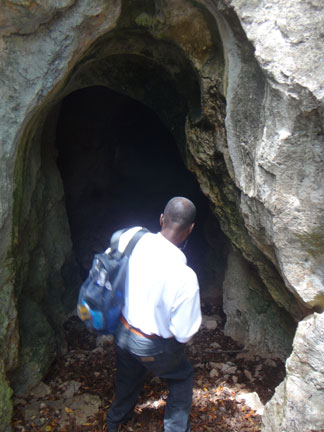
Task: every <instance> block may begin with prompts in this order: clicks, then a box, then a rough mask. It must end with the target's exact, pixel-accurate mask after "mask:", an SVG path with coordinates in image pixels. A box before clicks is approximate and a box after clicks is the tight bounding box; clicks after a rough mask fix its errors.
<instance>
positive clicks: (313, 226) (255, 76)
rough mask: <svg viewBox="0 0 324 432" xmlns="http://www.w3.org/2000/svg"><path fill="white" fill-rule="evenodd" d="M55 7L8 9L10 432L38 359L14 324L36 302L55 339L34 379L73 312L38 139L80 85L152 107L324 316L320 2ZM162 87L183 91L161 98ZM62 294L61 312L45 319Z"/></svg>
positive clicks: (6, 333) (3, 127)
mask: <svg viewBox="0 0 324 432" xmlns="http://www.w3.org/2000/svg"><path fill="white" fill-rule="evenodd" d="M56 3H57V2H55V1H49V2H46V5H39V4H38V3H35V5H33V7H30V4H29V3H28V2H27V3H24V4H22V3H21V2H14V1H10V2H7V3H6V4H5V5H2V6H1V14H0V16H1V18H0V35H1V39H0V58H1V62H0V78H1V88H0V91H1V105H0V112H1V116H0V139H1V144H2V153H1V170H0V197H1V206H0V234H1V245H0V259H1V266H0V275H1V291H0V299H1V304H2V309H1V313H0V345H1V347H2V348H3V347H5V349H2V350H1V351H2V353H3V354H2V358H1V359H0V374H1V375H0V406H1V408H0V423H1V425H2V426H1V427H2V429H3V430H9V426H8V425H9V419H10V415H11V410H12V405H11V401H10V397H11V390H10V386H9V384H8V382H9V381H8V377H9V375H10V374H11V372H12V371H13V370H16V371H17V366H18V363H19V362H18V360H20V367H19V369H18V371H20V372H18V373H16V374H15V376H16V379H17V380H18V381H19V379H18V378H19V377H23V376H24V371H26V368H24V367H23V369H21V365H24V364H25V365H27V369H28V367H30V368H31V369H33V371H35V369H34V367H33V362H34V360H35V353H36V352H37V354H38V353H39V351H38V349H36V350H34V351H33V350H31V351H30V350H29V348H30V347H33V346H34V347H35V342H33V343H32V344H27V345H28V346H27V345H24V344H26V342H27V340H28V337H29V336H30V335H31V332H27V335H25V336H24V335H23V332H22V331H19V321H21V323H23V322H24V316H26V317H27V321H28V314H24V312H23V309H24V307H25V306H26V305H27V303H28V302H29V303H30V304H31V308H32V310H34V311H35V314H36V315H39V316H40V317H41V319H42V320H43V324H44V326H47V325H48V335H51V336H48V338H47V339H48V344H47V346H46V347H44V351H43V353H41V357H42V359H41V361H40V362H38V363H37V367H36V372H35V375H34V379H35V380H36V379H37V377H40V376H41V374H42V373H43V371H44V370H45V369H46V367H47V365H48V363H49V362H50V361H51V359H52V358H53V355H54V351H55V349H56V347H55V339H56V338H58V337H59V336H58V333H59V328H58V329H56V331H55V329H54V324H53V322H52V321H53V314H54V316H55V317H61V316H62V318H58V319H57V321H58V327H59V323H60V322H61V321H62V320H63V319H64V318H63V315H64V313H65V312H66V311H65V304H66V303H67V301H65V300H62V297H64V295H65V291H64V290H65V288H64V286H65V281H64V274H65V273H64V268H65V267H66V266H72V267H73V265H74V264H73V257H72V255H71V247H72V246H71V242H70V233H69V226H68V224H67V217H66V210H65V207H64V204H63V192H62V191H63V189H62V184H61V179H60V176H59V172H58V169H57V167H56V165H55V164H54V161H55V157H56V156H55V155H53V154H51V151H52V150H53V146H52V145H51V141H53V133H52V135H51V134H50V133H49V134H48V137H47V138H46V137H45V138H44V135H43V134H45V135H46V130H47V128H49V129H50V128H51V125H48V123H47V121H46V119H47V116H48V114H49V113H50V112H52V110H53V109H55V107H56V106H57V105H58V104H59V103H60V101H61V100H62V98H63V97H64V96H66V95H68V94H69V93H71V92H72V91H74V90H77V89H80V88H84V87H88V86H90V85H105V86H108V87H110V88H112V89H115V90H118V91H120V92H124V94H127V95H129V96H132V97H134V98H135V99H137V100H139V101H141V102H143V103H145V104H146V105H147V106H149V107H150V108H152V109H153V110H155V111H156V112H158V113H159V116H160V118H161V119H162V121H164V122H165V124H166V125H167V126H168V128H169V129H170V131H171V132H172V133H173V134H174V136H175V138H176V140H177V143H178V146H179V150H180V152H181V154H182V157H183V159H184V161H185V163H186V165H187V167H188V168H189V169H190V170H191V171H192V172H194V173H195V175H196V176H197V179H198V181H199V183H200V185H201V188H202V190H203V192H204V194H205V195H206V196H207V197H208V198H209V200H210V202H211V204H212V209H213V212H214V214H215V216H216V217H217V218H218V220H219V222H220V225H221V227H222V229H223V231H224V232H225V234H226V235H227V236H228V237H229V239H230V240H231V242H232V243H233V245H234V246H235V247H236V248H238V249H239V250H240V251H241V253H242V255H243V257H244V259H245V260H247V261H249V262H251V263H253V265H254V266H255V268H256V269H257V272H258V274H259V276H258V277H260V278H261V280H262V284H263V285H262V286H263V289H264V287H266V289H267V290H268V292H269V293H270V295H271V297H272V299H274V301H275V302H276V304H277V305H278V306H279V307H280V308H281V311H287V312H288V313H289V315H290V316H291V317H293V319H294V320H295V321H299V320H301V319H302V318H303V317H304V316H305V315H307V314H308V313H312V312H313V310H314V309H316V310H317V311H318V312H320V313H321V312H322V308H323V298H324V293H323V267H322V262H323V253H324V251H323V249H324V243H323V236H322V229H323V225H324V220H323V215H324V212H323V203H324V200H323V193H324V192H323V130H322V125H323V109H322V99H323V90H322V89H323V86H322V77H323V62H322V48H321V47H322V42H321V40H322V38H323V34H322V32H321V23H322V22H323V11H322V8H321V5H320V3H319V0H312V1H306V2H305V1H302V0H298V1H294V2H293V1H291V2H284V1H275V0H267V1H264V2H262V4H259V3H258V4H256V3H255V2H245V1H242V0H232V1H225V0H224V1H219V2H216V1H213V0H204V1H203V0H201V1H198V2H191V1H181V2H175V1H173V0H168V1H166V2H159V1H156V2H147V1H144V0H143V1H139V2H136V5H135V4H134V2H129V1H123V2H122V1H118V0H114V1H112V2H106V3H103V2H101V1H92V2H89V1H87V0H80V1H78V2H75V1H69V0H66V1H63V2H60V5H59V6H58V5H57V4H56ZM265 10H266V12H267V13H266V14H265V12H264V11H265ZM314 12H316V13H314ZM314 17H316V18H314ZM197 35H199V37H198V36H197ZM171 47H172V49H170V48H171ZM19 53H25V54H24V55H17V54H19ZM305 58H306V59H307V60H308V61H305ZM140 60H142V61H140ZM117 66H118V67H117ZM118 68H119V69H118ZM134 68H135V70H136V71H137V73H133V71H134ZM161 68H162V69H161ZM118 70H121V71H122V74H121V75H120V76H118V75H117V74H116V71H118ZM162 70H163V73H162V72H161V71H162ZM143 75H144V77H145V80H146V81H145V86H146V87H145V86H143V81H142V80H141V79H140V77H141V76H143ZM162 76H164V77H165V80H164V85H165V86H170V87H172V88H173V89H174V92H170V93H167V92H161V90H159V88H161V82H162V81H161V80H162ZM156 77H158V78H159V79H157V78H156ZM197 83H198V84H199V85H198V86H197ZM171 94H173V95H176V97H175V99H174V100H171V101H169V100H168V98H167V97H166V96H170V95H171ZM179 107H180V108H179ZM184 121H185V122H186V126H185V133H184V129H183V128H182V127H179V124H181V122H184ZM44 142H48V143H49V144H48V145H49V147H47V146H46V145H43V144H42V146H41V143H44ZM41 147H42V148H41ZM229 268H230V267H229ZM38 269H42V270H41V272H40V274H41V276H39V274H38ZM62 275H63V276H62ZM228 278H230V275H229V273H228V274H227V280H228ZM74 282H76V281H74ZM72 283H73V281H72ZM44 287H52V288H50V289H49V290H48V291H47V290H45V289H44ZM53 288H54V292H56V293H57V297H58V299H57V302H56V306H55V311H54V312H50V311H49V313H46V314H45V315H44V310H48V308H47V303H48V301H47V300H48V296H49V295H52V293H53ZM22 292H24V293H25V295H27V297H28V302H24V301H23V297H22V296H21V295H20V294H21V293H22ZM66 294H67V293H66ZM17 311H18V313H19V320H18V318H17ZM310 322H311V323H312V321H310ZM312 325H315V321H314V322H313V324H312ZM21 328H26V327H25V325H21ZM297 335H298V332H297ZM297 335H296V337H297ZM20 337H21V338H22V340H21V344H20V345H19V338H20ZM37 337H38V338H41V337H42V335H41V334H38V336H37V332H36V338H37ZM36 340H37V339H36ZM34 341H35V340H34ZM33 344H34V345H33ZM295 346H298V343H296V340H295ZM25 348H26V349H25ZM24 353H25V354H24ZM23 358H25V360H23V362H21V360H22V359H23ZM42 368H43V369H42ZM287 373H288V374H289V370H287ZM29 376H30V375H29ZM17 377H18V378H17ZM287 379H289V376H288V377H287ZM14 380H15V379H14V378H12V382H13V383H14ZM320 397H321V396H320ZM288 402H289V401H288ZM269 409H271V407H269ZM278 415H279V414H278ZM280 415H282V416H284V415H286V414H284V413H281V414H280ZM266 418H271V415H270V416H268V417H266ZM266 421H269V420H266ZM278 424H279V423H278ZM265 427H267V426H265ZM276 427H277V430H281V429H280V428H279V426H276ZM296 430H297V429H296Z"/></svg>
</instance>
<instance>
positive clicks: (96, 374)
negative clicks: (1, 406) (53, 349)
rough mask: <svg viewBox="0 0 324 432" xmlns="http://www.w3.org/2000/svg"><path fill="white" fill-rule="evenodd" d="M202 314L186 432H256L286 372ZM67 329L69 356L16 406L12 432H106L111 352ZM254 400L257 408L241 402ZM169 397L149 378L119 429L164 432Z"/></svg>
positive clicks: (217, 319)
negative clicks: (250, 351) (129, 418)
mask: <svg viewBox="0 0 324 432" xmlns="http://www.w3.org/2000/svg"><path fill="white" fill-rule="evenodd" d="M203 314H204V321H203V325H202V326H201V329H200V331H199V332H198V333H197V335H195V337H194V338H193V340H192V341H191V343H190V344H188V346H187V349H188V356H189V358H190V360H191V363H192V365H193V367H194V369H195V381H194V396H193V404H192V410H191V430H192V432H198V431H205V432H208V431H209V432H211V431H212V432H218V431H222V432H236V431H240V432H258V431H260V426H261V415H260V414H261V413H262V404H264V403H265V402H266V401H268V400H269V399H270V398H271V396H272V395H273V393H274V389H275V387H276V386H277V385H278V384H279V383H280V382H281V381H282V380H283V378H284V373H285V370H284V365H283V363H282V362H280V361H279V360H278V359H271V360H269V359H268V360H264V359H261V358H259V357H258V356H249V355H248V353H245V352H244V350H243V349H242V347H240V346H238V345H237V344H236V343H234V342H233V341H232V340H231V339H230V338H228V337H225V336H224V333H223V327H224V316H223V315H222V312H221V311H218V310H217V309H216V308H215V307H213V306H212V305H204V306H203ZM215 327H216V328H215ZM65 330H66V340H67V347H68V349H67V351H66V353H65V354H64V355H63V356H61V357H60V358H58V359H57V360H56V362H55V363H54V364H53V367H52V369H51V371H50V373H49V375H48V376H47V378H46V379H45V380H44V383H41V386H38V388H37V389H35V390H34V391H33V392H31V393H30V394H28V395H24V397H22V398H16V399H15V400H14V402H15V412H14V419H13V430H14V431H15V432H16V431H20V432H25V431H33V432H86V431H92V432H101V431H105V430H106V429H105V413H106V411H107V409H108V407H109V406H110V404H111V402H112V400H113V397H114V374H115V356H114V345H113V343H112V341H109V340H107V338H99V339H98V338H96V337H95V336H94V335H92V334H91V333H89V332H88V331H87V330H86V329H85V327H84V325H83V324H82V323H81V322H80V321H79V320H78V318H76V317H72V318H71V319H70V320H69V321H68V322H67V323H66V327H65ZM251 393H252V396H254V399H257V402H259V406H255V403H250V402H249V403H246V402H245V400H244V399H242V397H245V399H247V398H248V396H249V395H250V396H251ZM255 393H256V394H257V395H256V394H255ZM246 394H248V396H244V395H246ZM166 398H167V388H166V385H165V383H164V382H162V381H161V380H160V379H158V378H153V377H148V379H147V381H146V383H145V386H144V389H143V393H142V395H141V397H140V399H139V401H138V404H137V406H136V410H135V415H134V418H133V419H132V421H131V422H129V423H128V424H127V425H125V426H123V427H122V428H121V429H122V430H123V431H129V432H135V431H137V432H138V431H142V432H146V431H147V432H161V431H162V430H163V426H162V422H163V411H164V406H165V401H166Z"/></svg>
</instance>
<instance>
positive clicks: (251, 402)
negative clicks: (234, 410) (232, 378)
mask: <svg viewBox="0 0 324 432" xmlns="http://www.w3.org/2000/svg"><path fill="white" fill-rule="evenodd" d="M237 398H238V399H239V400H244V401H245V403H246V404H247V405H248V406H249V407H250V408H252V409H253V410H254V411H255V412H256V413H257V414H259V415H262V414H263V410H264V405H263V403H262V402H261V401H260V398H259V395H258V394H257V393H256V392H253V393H246V394H241V395H237Z"/></svg>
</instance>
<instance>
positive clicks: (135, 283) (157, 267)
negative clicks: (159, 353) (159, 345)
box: [119, 227, 201, 343]
mask: <svg viewBox="0 0 324 432" xmlns="http://www.w3.org/2000/svg"><path fill="white" fill-rule="evenodd" d="M140 228H141V227H135V228H131V229H130V230H128V231H126V232H125V233H123V234H122V236H121V237H120V240H119V250H120V251H123V250H124V249H125V247H126V245H127V243H128V241H129V240H130V238H131V237H132V236H133V235H134V234H135V232H136V231H138V230H139V229H140ZM122 313H123V315H124V317H125V318H126V320H127V321H128V322H129V324H130V325H132V326H133V327H135V328H138V329H140V330H141V331H142V332H144V333H146V334H156V335H158V336H161V337H163V338H170V337H173V336H174V337H175V338H176V339H177V340H178V341H179V342H181V343H185V342H188V340H189V339H190V338H191V337H192V336H193V335H194V334H195V333H196V332H197V331H198V329H199V327H200V324H201V310H200V297H199V285H198V280H197V276H196V274H195V272H194V271H193V270H192V269H191V268H190V267H188V266H187V259H186V257H185V255H184V254H183V253H182V252H181V250H180V249H179V248H177V247H176V246H175V245H174V244H173V243H171V242H170V241H169V240H167V239H166V238H165V237H163V235H162V234H161V233H158V234H152V233H147V234H145V235H144V236H143V237H142V238H141V239H140V240H139V241H138V243H137V244H136V246H135V248H134V250H133V252H132V254H131V256H130V258H129V273H128V278H127V281H126V292H125V305H124V308H123V311H122Z"/></svg>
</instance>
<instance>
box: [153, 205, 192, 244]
mask: <svg viewBox="0 0 324 432" xmlns="http://www.w3.org/2000/svg"><path fill="white" fill-rule="evenodd" d="M195 217H196V207H195V205H194V203H193V202H192V201H190V200H189V199H187V198H184V197H174V198H172V199H170V201H169V202H168V203H167V205H166V206H165V209H164V213H162V214H161V216H160V224H161V227H162V229H161V233H162V234H163V235H164V237H166V238H167V239H168V240H169V241H171V242H172V243H174V244H175V245H179V244H180V243H182V242H183V241H185V240H186V238H187V237H188V236H189V235H190V233H191V231H192V230H193V227H194V221H195Z"/></svg>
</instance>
